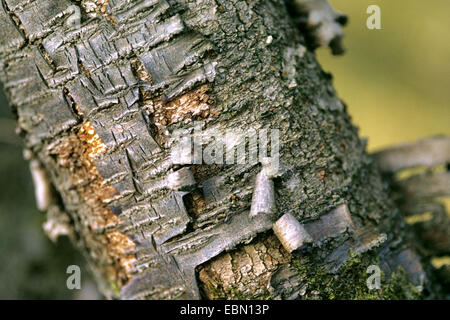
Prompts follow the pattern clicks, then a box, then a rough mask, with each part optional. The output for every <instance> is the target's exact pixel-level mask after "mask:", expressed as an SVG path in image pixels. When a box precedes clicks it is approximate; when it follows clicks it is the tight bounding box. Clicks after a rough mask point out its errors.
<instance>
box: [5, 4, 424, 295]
mask: <svg viewBox="0 0 450 320" xmlns="http://www.w3.org/2000/svg"><path fill="white" fill-rule="evenodd" d="M94 2H95V1H94ZM96 3H97V7H96V9H95V8H94V9H90V8H91V7H89V6H88V5H87V1H81V3H80V2H74V1H69V0H58V1H53V0H35V1H28V0H4V1H2V8H1V10H0V27H1V30H2V31H1V32H2V33H3V34H2V37H1V43H0V55H1V57H0V65H1V70H2V71H1V81H2V82H3V84H4V87H5V89H6V91H7V93H8V95H9V98H10V102H11V106H12V108H13V110H14V111H15V112H16V114H17V118H18V130H19V131H20V135H21V136H22V137H23V139H24V143H25V147H26V149H27V150H28V152H27V154H28V156H29V158H30V159H31V160H32V161H33V168H34V169H33V170H34V173H35V174H34V175H35V177H36V184H37V185H38V186H39V188H38V189H39V190H41V191H39V194H38V196H40V197H41V198H40V199H41V200H40V202H39V206H40V207H41V209H43V210H47V211H48V214H49V221H48V222H47V224H46V226H45V228H46V231H47V232H48V233H49V235H50V236H52V237H57V236H58V235H60V234H67V235H69V236H70V237H71V238H72V240H73V241H74V243H75V244H76V245H77V246H79V247H80V248H81V250H82V251H83V252H84V253H85V254H86V256H87V257H88V259H89V261H90V263H91V265H92V269H93V271H94V274H95V275H96V277H97V279H98V282H99V285H100V288H101V290H102V292H103V293H104V294H105V295H106V296H107V297H109V298H112V297H120V298H123V299H139V298H153V299H172V298H200V297H201V296H202V294H203V295H204V296H206V297H214V294H213V293H212V292H213V288H215V289H217V290H222V291H223V293H224V294H225V296H227V297H233V294H232V293H230V292H231V291H229V290H228V291H227V290H226V288H228V289H230V288H232V289H236V290H239V292H241V293H243V294H244V296H246V297H253V298H255V297H257V296H259V295H260V294H262V293H263V292H265V291H266V288H267V287H268V286H269V287H270V290H271V294H272V295H273V296H274V297H278V296H279V297H284V298H286V297H287V293H288V292H289V294H290V295H291V296H292V292H294V294H293V296H295V297H301V294H300V293H299V292H301V284H299V283H295V282H289V283H290V284H289V283H288V284H286V281H285V280H286V279H287V277H288V276H289V272H287V273H286V272H285V274H283V273H280V270H290V269H289V268H290V267H291V265H292V261H293V260H294V259H297V258H298V257H302V256H304V255H307V254H308V253H307V252H309V251H308V250H313V251H312V252H313V253H310V255H312V258H314V259H312V260H311V261H309V262H308V263H309V264H308V268H320V267H323V266H325V267H326V268H327V270H329V271H330V272H333V273H334V274H336V277H337V279H338V280H337V281H340V280H339V274H340V273H339V272H340V271H339V270H340V267H341V266H342V265H344V264H345V263H346V261H347V259H348V257H349V250H350V249H352V250H353V251H355V252H357V253H359V254H362V253H363V252H366V251H373V250H378V252H379V257H380V263H381V264H382V266H383V268H384V269H385V270H394V269H395V268H396V267H397V266H399V265H400V266H403V267H404V268H405V269H407V270H406V271H407V272H408V274H409V275H410V279H411V281H412V282H413V283H414V284H415V285H421V286H423V285H425V286H428V284H429V283H428V282H427V281H429V280H430V279H429V276H428V274H427V272H426V268H424V267H423V265H422V264H421V263H420V261H419V260H420V259H419V255H418V254H417V253H416V251H415V249H413V248H412V247H411V244H410V243H409V242H408V241H409V240H408V239H409V238H408V232H407V231H406V229H405V227H404V223H403V220H402V217H401V216H400V214H399V210H398V207H397V206H396V204H395V203H394V201H393V200H392V198H391V197H390V195H389V192H388V189H387V187H386V184H385V183H384V182H383V180H382V179H381V176H380V174H379V171H378V168H377V167H376V165H375V163H374V161H373V159H372V158H371V157H370V156H369V155H368V154H367V153H366V152H365V142H364V141H362V140H360V139H359V138H358V133H357V129H356V127H355V126H353V125H352V123H351V119H350V117H349V115H348V114H347V113H346V111H345V104H344V103H343V102H342V101H341V100H340V99H339V98H338V97H337V95H336V93H335V91H334V89H333V87H332V85H331V76H330V75H329V74H326V73H325V72H324V71H322V69H321V68H320V66H319V65H318V63H317V61H316V59H315V56H314V52H313V51H312V50H311V49H306V48H312V47H313V46H314V45H312V46H311V45H310V44H309V43H307V41H306V40H305V35H306V31H304V30H303V31H301V30H299V29H298V25H297V23H296V21H295V19H293V18H292V17H291V16H290V15H289V13H288V8H287V7H286V4H285V3H284V2H283V1H243V0H227V1H221V0H200V1H189V0H177V1H175V0H142V1H131V2H130V1H124V0H123V1H122V0H109V1H97V2H96ZM71 5H81V12H82V16H81V21H80V25H77V24H75V25H73V26H72V25H68V24H67V20H68V19H69V18H70V17H71V19H73V11H71V10H69V9H68V8H69V7H70V6H71ZM75 20H76V19H75ZM75 22H77V21H75ZM334 44H335V43H334ZM194 121H201V123H202V128H203V130H204V132H211V131H212V130H214V129H218V130H220V131H221V132H223V131H225V130H226V129H241V130H245V129H247V128H255V129H262V128H273V129H279V130H280V146H279V147H280V164H281V170H280V174H279V175H278V176H268V177H266V178H267V180H264V181H263V182H261V183H260V185H261V188H262V189H261V190H262V193H263V194H264V193H265V192H271V191H270V190H274V193H275V194H274V195H273V197H274V199H275V200H274V201H275V203H274V205H272V204H271V205H269V206H264V205H263V206H262V209H261V208H259V207H258V210H254V212H255V214H252V215H250V214H249V212H250V209H251V203H252V195H253V193H254V189H255V188H254V184H255V179H256V176H257V175H258V174H259V173H260V172H261V170H262V166H261V164H260V163H258V162H256V163H249V164H246V165H205V164H194V165H185V166H182V167H180V166H178V165H176V164H174V163H172V161H171V157H170V155H171V151H172V148H173V147H172V146H171V145H170V137H171V133H172V132H174V130H176V129H183V128H184V129H186V130H189V128H192V127H193V122H194ZM180 168H181V169H182V170H186V169H185V168H187V169H189V172H190V173H189V172H187V173H186V172H184V173H183V172H180ZM260 177H261V176H260ZM261 179H265V178H264V177H262V178H261ZM174 181H175V182H174ZM272 184H273V187H270V186H271V185H272ZM264 186H266V187H264ZM268 190H269V191H268ZM255 193H256V192H255ZM270 196H271V195H270ZM269 198H270V199H273V198H271V197H269ZM262 199H264V197H262ZM262 201H265V200H262ZM271 201H272V200H271ZM273 206H274V207H275V208H276V210H273V208H272V207H273ZM336 208H343V210H344V211H343V212H346V214H337V213H336V210H335V209H336ZM339 210H341V209H339ZM285 214H289V215H290V216H292V217H294V218H295V219H294V220H295V221H296V223H298V224H299V225H300V227H301V228H300V229H301V230H306V231H305V232H307V233H308V234H309V235H308V236H305V239H306V240H305V241H303V240H302V241H300V242H299V241H297V242H296V244H297V245H295V248H294V249H295V251H294V250H293V252H292V253H290V252H288V251H286V250H285V249H284V248H283V247H282V246H281V244H280V242H279V240H278V239H277V238H276V237H275V236H274V235H273V233H272V231H271V229H272V225H273V223H274V222H275V221H276V220H277V219H278V218H280V217H282V216H283V215H285ZM295 230H299V229H298V228H297V229H295ZM296 235H297V234H296ZM289 239H291V238H288V239H284V240H286V241H290V240H289ZM297 240H298V239H297ZM282 242H283V241H282ZM288 247H289V246H288ZM305 250H306V251H305ZM286 274H287V275H286ZM277 277H278V278H277ZM280 277H281V278H280ZM274 279H277V281H275V280H274ZM342 281H343V280H342ZM280 283H283V285H279V284H280ZM218 288H219V289H218ZM295 292H297V294H295Z"/></svg>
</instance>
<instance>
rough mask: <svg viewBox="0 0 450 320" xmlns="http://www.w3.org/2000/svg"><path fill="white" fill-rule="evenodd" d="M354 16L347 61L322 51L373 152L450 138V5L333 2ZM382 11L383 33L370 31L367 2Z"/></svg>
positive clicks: (440, 1) (444, 0)
mask: <svg viewBox="0 0 450 320" xmlns="http://www.w3.org/2000/svg"><path fill="white" fill-rule="evenodd" d="M330 2H331V4H332V5H333V6H334V7H335V8H336V9H337V10H339V11H341V12H343V13H345V14H347V15H348V16H349V19H350V20H349V24H348V25H347V27H346V28H345V38H344V45H345V47H346V48H347V51H346V53H345V55H344V56H341V57H333V56H331V55H330V54H329V50H327V49H326V48H322V49H320V50H319V51H318V59H319V61H320V63H321V64H322V66H323V68H324V69H325V70H326V71H329V72H331V73H332V74H333V75H334V85H335V87H336V89H337V91H338V94H339V96H340V98H341V99H343V100H344V101H345V102H346V103H347V105H348V111H349V113H350V114H351V115H352V117H353V122H354V123H355V124H356V125H357V126H359V128H360V135H361V136H362V137H368V138H369V144H368V148H369V151H373V150H376V149H379V148H382V147H385V146H388V145H392V144H395V143H401V142H410V141H415V140H417V139H419V138H422V137H425V136H430V135H435V134H450V124H449V121H450V34H449V33H450V1H449V0H432V1H424V0H373V1H367V0H330ZM372 4H376V5H378V6H379V7H380V9H381V27H382V29H381V30H369V29H368V28H367V27H366V20H367V18H368V17H369V15H368V14H367V13H366V10H367V7H368V6H369V5H372Z"/></svg>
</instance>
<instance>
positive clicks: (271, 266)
mask: <svg viewBox="0 0 450 320" xmlns="http://www.w3.org/2000/svg"><path fill="white" fill-rule="evenodd" d="M290 257H291V256H290V254H289V253H288V252H287V251H286V250H284V248H283V247H282V246H281V243H280V242H279V241H278V239H277V238H276V237H275V236H274V235H273V234H265V235H262V236H261V237H260V238H259V241H254V242H253V243H251V244H248V245H244V246H241V247H239V248H237V249H236V250H234V251H232V252H230V253H223V254H221V255H220V256H218V257H217V258H215V259H213V260H212V261H209V262H207V263H205V264H204V265H202V266H200V267H199V268H198V275H199V286H200V287H201V288H202V289H203V292H204V293H205V294H206V295H207V298H209V299H218V298H225V297H226V298H231V299H236V298H237V299H242V298H244V297H245V296H253V297H256V296H261V295H263V294H265V292H264V288H267V285H268V283H269V280H270V277H271V275H272V273H273V272H274V271H275V270H276V269H277V268H278V266H279V265H281V264H284V263H288V262H289V261H290ZM255 279H257V280H256V281H255Z"/></svg>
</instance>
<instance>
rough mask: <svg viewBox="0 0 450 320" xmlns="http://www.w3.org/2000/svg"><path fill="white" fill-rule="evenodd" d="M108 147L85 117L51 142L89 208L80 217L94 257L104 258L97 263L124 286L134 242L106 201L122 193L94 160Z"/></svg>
mask: <svg viewBox="0 0 450 320" xmlns="http://www.w3.org/2000/svg"><path fill="white" fill-rule="evenodd" d="M106 151H107V150H106V146H105V145H104V144H103V142H102V141H101V139H100V137H99V136H98V134H97V133H96V131H95V130H94V128H93V126H92V124H91V123H90V122H88V121H85V122H84V123H83V124H81V125H80V126H78V127H76V128H75V129H74V130H73V131H72V132H71V134H70V135H68V136H65V137H63V138H61V139H60V140H58V142H57V143H56V144H54V145H52V147H51V150H50V153H51V154H52V155H54V156H56V160H57V164H58V165H59V166H60V167H62V168H64V169H66V170H68V171H69V172H70V177H71V179H70V180H69V181H67V184H68V185H69V186H68V188H69V189H75V190H76V191H77V193H78V194H79V195H80V196H81V198H82V199H83V200H84V201H85V203H86V204H87V206H88V207H89V209H90V210H89V212H84V213H80V214H79V217H80V219H81V225H82V228H81V229H82V230H80V232H81V233H83V236H82V238H84V239H86V241H88V242H89V246H88V247H90V248H91V249H92V250H91V252H90V253H91V257H92V258H93V259H95V260H101V261H97V263H96V265H100V266H102V268H103V269H102V270H103V272H104V273H105V274H106V275H107V278H108V279H113V281H114V282H115V283H116V284H117V285H119V286H123V285H125V284H126V283H127V282H128V280H129V279H130V278H131V275H130V274H129V271H130V270H131V267H132V264H133V262H134V261H135V258H134V256H133V255H132V254H131V251H132V250H133V249H134V247H135V244H134V243H133V242H132V241H131V240H130V239H129V238H128V237H127V236H126V235H124V234H122V233H120V232H119V231H118V230H117V227H118V226H119V224H120V223H121V221H120V219H119V218H118V217H117V216H116V215H114V214H113V213H112V211H111V209H110V207H109V206H108V204H107V203H108V202H109V201H110V200H111V199H114V198H115V197H117V196H118V195H119V194H118V192H117V191H116V190H115V189H114V187H112V186H110V185H107V184H106V183H105V181H104V180H103V178H102V177H101V176H100V174H99V172H98V171H97V168H96V167H95V165H94V164H93V161H92V160H93V159H94V158H95V157H98V156H100V155H101V154H103V153H105V152H106ZM105 253H106V257H105Z"/></svg>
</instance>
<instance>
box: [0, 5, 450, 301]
mask: <svg viewBox="0 0 450 320" xmlns="http://www.w3.org/2000/svg"><path fill="white" fill-rule="evenodd" d="M331 2H332V4H333V6H334V7H335V8H336V9H338V10H340V11H342V12H344V13H346V14H347V15H348V16H349V18H350V23H349V25H348V26H347V27H346V30H345V32H346V37H345V40H344V44H345V46H346V48H347V52H346V54H345V55H344V56H342V57H334V56H331V55H330V53H329V50H328V49H326V48H323V49H319V50H318V53H317V55H318V59H319V61H320V63H321V64H322V66H323V68H324V69H325V70H327V71H330V72H331V73H332V74H333V75H334V84H335V87H336V88H337V91H338V94H339V96H340V97H341V98H342V99H343V100H344V101H345V102H346V103H347V105H348V110H349V112H350V114H351V115H352V117H353V121H354V123H355V124H356V125H358V126H359V127H360V135H361V136H363V137H368V138H369V145H368V148H369V151H373V150H376V149H378V148H381V147H385V146H388V145H392V144H395V143H400V142H408V141H414V140H417V139H419V138H421V137H425V136H429V135H434V134H450V126H449V119H450V36H449V35H448V33H449V32H450V19H449V14H450V1H449V0H433V1H424V0H389V1H388V0H377V1H366V0H331ZM370 4H377V5H379V6H380V8H381V25H382V30H369V29H367V27H366V19H367V17H368V15H367V14H366V9H367V7H368V6H369V5H370ZM14 128H15V122H14V120H13V116H12V114H11V112H10V111H9V108H8V107H7V102H6V100H5V97H4V96H3V95H0V191H1V192H0V299H75V298H98V294H97V293H96V291H95V288H93V284H92V281H91V280H90V278H89V275H88V272H87V269H86V267H85V261H84V259H83V257H81V256H80V255H79V254H78V253H77V252H76V250H74V249H73V247H72V246H71V244H70V243H69V241H68V240H67V239H64V238H62V239H60V240H59V241H58V243H57V244H56V245H54V244H53V243H51V242H50V241H49V240H48V239H47V238H46V237H45V235H44V234H43V231H42V228H41V225H42V223H43V222H44V214H42V213H40V212H38V211H37V209H36V208H35V204H34V195H33V186H32V182H31V177H30V173H29V171H28V164H27V163H26V162H25V160H23V157H22V147H21V145H20V141H19V139H18V138H17V137H16V136H15V134H14ZM71 264H77V265H80V266H81V268H82V271H85V272H83V273H82V279H83V286H82V287H83V288H85V290H84V291H70V290H68V289H67V288H66V279H67V274H66V268H67V266H68V265H71Z"/></svg>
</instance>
